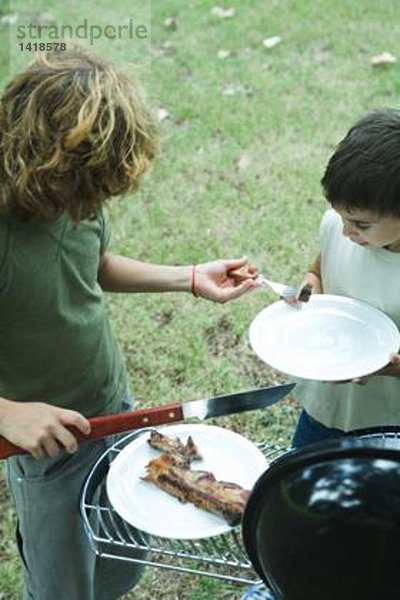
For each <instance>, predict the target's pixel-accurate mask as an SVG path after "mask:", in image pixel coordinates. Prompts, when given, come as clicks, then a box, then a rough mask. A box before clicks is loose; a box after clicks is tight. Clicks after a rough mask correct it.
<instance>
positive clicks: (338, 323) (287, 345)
mask: <svg viewBox="0 0 400 600" xmlns="http://www.w3.org/2000/svg"><path fill="white" fill-rule="evenodd" d="M249 337H250V344H251V346H252V348H253V350H254V351H255V353H256V354H257V355H258V356H259V358H261V360H263V361H264V362H265V363H267V364H268V365H270V366H271V367H273V368H275V369H277V370H278V371H281V372H282V373H286V374H287V375H292V376H294V377H300V378H303V379H314V380H319V381H344V380H349V379H354V378H355V377H362V376H363V375H368V374H369V373H373V372H374V371H377V370H378V369H381V368H382V367H384V366H385V365H386V364H387V363H388V362H389V356H390V354H391V353H392V352H397V351H398V349H399V346H400V334H399V331H398V329H397V327H396V325H395V324H394V323H393V321H392V320H391V319H390V318H389V317H388V316H387V315H385V314H384V313H383V312H382V311H380V310H378V309H377V308H375V307H374V306H371V305H370V304H368V303H367V302H362V301H360V300H353V299H352V298H346V297H344V296H333V295H329V294H315V295H313V296H311V298H310V301H309V302H307V303H302V304H301V306H300V308H295V307H292V306H289V305H288V304H286V303H285V302H283V301H280V302H275V303H274V304H271V305H270V306H267V307H266V308H264V309H263V310H262V311H261V312H260V313H259V314H258V315H257V316H256V318H255V319H254V320H253V322H252V323H251V325H250V331H249Z"/></svg>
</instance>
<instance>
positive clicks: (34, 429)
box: [0, 399, 90, 458]
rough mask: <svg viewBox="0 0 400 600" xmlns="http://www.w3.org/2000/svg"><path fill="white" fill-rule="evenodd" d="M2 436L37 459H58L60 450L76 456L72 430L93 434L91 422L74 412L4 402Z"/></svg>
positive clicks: (0, 412)
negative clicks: (73, 428) (55, 457)
mask: <svg viewBox="0 0 400 600" xmlns="http://www.w3.org/2000/svg"><path fill="white" fill-rule="evenodd" d="M0 417H1V418H0V423H1V426H0V434H1V435H3V436H4V437H6V438H7V439H8V440H10V442H12V443H13V444H16V445H17V446H20V447H21V448H23V449H24V450H26V451H27V452H29V453H30V454H31V455H32V456H34V457H35V458H45V457H50V456H56V455H57V454H58V452H59V451H60V450H61V449H64V450H65V451H66V452H68V453H69V454H73V453H74V452H75V451H76V450H77V448H78V443H77V440H76V438H75V437H74V435H73V434H72V433H71V431H69V429H68V428H69V427H76V428H77V429H79V430H80V431H81V432H82V433H85V434H88V433H89V432H90V423H89V421H88V420H87V419H86V418H85V417H84V416H83V415H81V414H80V413H78V412H76V411H74V410H68V409H64V408H58V407H56V406H51V405H50V404H44V403H41V402H26V403H23V402H12V401H11V400H3V399H2V400H1V404H0Z"/></svg>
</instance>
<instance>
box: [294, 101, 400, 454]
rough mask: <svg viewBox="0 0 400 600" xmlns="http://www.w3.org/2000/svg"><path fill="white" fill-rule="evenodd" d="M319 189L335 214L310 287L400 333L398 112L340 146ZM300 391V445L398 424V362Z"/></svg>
mask: <svg viewBox="0 0 400 600" xmlns="http://www.w3.org/2000/svg"><path fill="white" fill-rule="evenodd" d="M321 183H322V186H323V189H324V193H325V196H326V199H327V200H328V202H329V203H330V204H331V206H332V209H333V210H332V209H331V210H328V211H327V212H326V214H325V215H324V217H323V219H322V222H321V228H320V254H319V255H318V257H317V259H316V260H315V262H314V264H313V265H312V267H311V268H310V271H309V272H308V273H307V274H306V275H305V278H304V280H305V281H306V282H307V283H309V284H310V285H311V287H312V289H313V292H314V293H327V294H337V295H341V296H348V297H350V298H354V299H357V300H364V301H366V302H369V303H370V304H372V305H374V306H376V307H377V308H379V309H381V310H382V311H384V312H385V313H386V314H387V315H388V316H389V317H391V318H392V319H393V321H394V322H395V323H396V325H397V326H398V327H399V326H400V110H395V109H385V110H379V111H374V112H372V113H370V114H368V115H367V116H365V117H364V118H362V119H361V120H359V121H358V122H357V123H356V124H355V125H354V127H352V128H351V129H350V131H349V132H348V134H347V135H346V136H345V138H344V139H343V140H342V141H341V142H340V143H339V145H338V147H337V149H336V151H335V152H334V154H333V156H332V157H331V159H330V160H329V162H328V165H327V168H326V171H325V174H324V176H323V178H322V182H321ZM360 352H363V348H360ZM388 360H389V357H388ZM360 384H365V385H362V386H361V385H360ZM296 392H297V397H298V399H299V400H300V402H301V404H302V406H303V409H304V410H303V412H302V413H301V416H300V419H299V422H298V425H297V429H296V432H295V435H294V439H293V445H294V446H301V445H303V444H306V443H310V442H314V441H320V440H323V439H327V438H331V437H338V436H341V435H343V434H344V433H345V432H346V431H349V430H354V429H359V428H364V427H372V426H380V425H400V356H399V355H398V354H396V355H393V356H392V357H391V361H390V363H389V364H388V365H387V366H386V367H385V368H383V369H382V370H380V371H379V372H376V373H374V374H372V375H370V376H368V377H364V378H359V379H356V380H353V381H351V382H344V383H343V384H336V385H332V384H328V383H322V382H316V381H305V380H303V381H300V382H299V384H298V385H297V387H296Z"/></svg>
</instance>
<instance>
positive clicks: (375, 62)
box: [371, 52, 397, 67]
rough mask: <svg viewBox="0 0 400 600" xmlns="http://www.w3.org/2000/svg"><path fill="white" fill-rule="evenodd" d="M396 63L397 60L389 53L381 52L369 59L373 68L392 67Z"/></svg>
mask: <svg viewBox="0 0 400 600" xmlns="http://www.w3.org/2000/svg"><path fill="white" fill-rule="evenodd" d="M396 61H397V58H396V57H395V56H394V55H393V54H391V53H390V52H382V54H377V55H376V56H373V57H372V58H371V65H372V66H373V67H385V66H387V65H392V64H393V63H395V62H396Z"/></svg>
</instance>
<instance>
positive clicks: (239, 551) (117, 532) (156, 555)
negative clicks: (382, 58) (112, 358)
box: [81, 429, 286, 584]
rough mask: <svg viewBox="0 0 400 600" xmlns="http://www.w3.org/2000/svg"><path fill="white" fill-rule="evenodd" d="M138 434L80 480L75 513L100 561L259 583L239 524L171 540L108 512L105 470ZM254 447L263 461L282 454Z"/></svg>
mask: <svg viewBox="0 0 400 600" xmlns="http://www.w3.org/2000/svg"><path fill="white" fill-rule="evenodd" d="M143 431H144V430H143V429H141V430H140V431H136V432H133V433H132V434H130V435H128V436H125V437H123V438H122V439H120V440H119V441H118V442H116V443H115V444H113V445H112V446H111V447H110V448H109V449H108V450H107V451H106V452H105V453H104V454H103V455H102V456H101V457H100V458H99V460H98V461H97V462H96V463H95V465H94V466H93V468H92V470H91V472H90V474H89V476H88V478H87V480H86V483H85V486H84V488H83V492H82V497H81V514H82V517H83V521H84V526H85V530H86V533H87V535H88V536H89V539H90V541H91V544H92V547H93V550H94V551H95V553H96V554H97V555H99V556H102V557H104V558H110V559H115V560H123V561H128V562H129V561H130V562H135V563H141V564H145V565H149V566H153V567H160V568H164V569H172V570H175V571H180V572H185V573H192V574H196V575H206V576H208V577H214V578H219V579H224V580H228V581H232V582H236V583H243V584H255V583H259V582H260V581H261V580H260V579H259V578H258V576H257V574H256V573H255V572H254V570H253V568H252V565H251V563H250V561H249V559H248V557H247V554H246V552H245V549H244V546H243V543H242V536H241V528H240V526H237V527H235V528H233V529H232V530H231V531H230V532H229V533H225V534H222V535H217V536H214V537H211V538H206V539H200V540H171V539H166V538H160V537H155V536H149V535H147V534H146V533H143V532H140V531H138V530H137V529H135V528H134V527H132V526H131V525H129V524H128V523H127V522H126V521H124V520H123V519H121V517H119V515H118V514H117V513H116V511H115V510H114V509H113V508H112V506H111V504H110V502H109V500H108V498H107V493H106V477H107V473H108V470H109V466H110V464H111V462H112V461H113V460H114V459H115V457H116V456H117V455H118V454H119V453H120V452H121V450H122V449H123V448H124V447H125V446H126V445H127V444H128V443H129V442H131V441H132V440H133V439H135V437H137V436H138V435H141V434H142V433H143ZM256 445H257V447H258V448H259V449H260V450H261V451H262V452H263V454H264V455H265V457H266V458H267V460H269V461H273V460H275V459H276V458H278V457H279V456H280V455H281V454H283V453H284V452H285V451H286V450H285V449H283V448H280V447H279V446H275V445H269V444H256Z"/></svg>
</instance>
